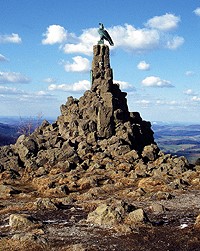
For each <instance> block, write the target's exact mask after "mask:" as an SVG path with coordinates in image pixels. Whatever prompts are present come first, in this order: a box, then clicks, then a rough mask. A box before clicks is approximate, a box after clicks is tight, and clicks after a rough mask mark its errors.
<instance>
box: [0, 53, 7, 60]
mask: <svg viewBox="0 0 200 251" xmlns="http://www.w3.org/2000/svg"><path fill="white" fill-rule="evenodd" d="M3 61H8V59H7V58H6V57H4V55H2V54H0V62H3Z"/></svg>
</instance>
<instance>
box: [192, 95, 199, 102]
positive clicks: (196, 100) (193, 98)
mask: <svg viewBox="0 0 200 251" xmlns="http://www.w3.org/2000/svg"><path fill="white" fill-rule="evenodd" d="M191 100H192V101H195V102H200V97H199V96H193V97H192V99H191Z"/></svg>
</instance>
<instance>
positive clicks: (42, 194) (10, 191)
mask: <svg viewBox="0 0 200 251" xmlns="http://www.w3.org/2000/svg"><path fill="white" fill-rule="evenodd" d="M93 49H94V57H93V62H92V70H91V89H90V90H88V91H86V92H85V93H84V95H83V96H82V97H81V98H80V99H74V98H73V97H69V98H68V100H67V102H66V104H65V105H61V108H60V110H61V115H60V116H59V117H58V118H57V120H56V121H55V122H54V123H52V124H50V123H49V122H48V121H43V123H42V124H41V126H39V127H38V128H37V129H36V130H35V131H34V132H33V133H32V134H31V135H21V136H20V137H19V138H18V139H17V142H16V143H15V144H14V145H9V146H4V147H0V198H1V199H2V201H4V203H2V204H0V212H1V214H3V213H5V212H9V210H10V212H12V214H11V215H10V221H9V226H10V228H11V229H12V230H13V231H14V230H15V229H18V228H20V230H19V231H20V233H19V234H18V233H17V234H15V235H14V236H13V238H14V239H13V241H17V242H18V241H24V240H28V241H32V240H33V239H37V240H38V243H39V244H41V243H43V244H44V243H45V239H43V237H42V235H43V234H44V232H43V230H42V229H41V227H43V224H42V223H37V222H34V221H33V218H31V213H30V214H27V215H26V214H24V213H23V212H24V211H25V212H27V211H31V212H33V211H45V212H46V211H53V212H56V211H57V210H59V209H63V208H66V207H67V206H68V205H69V204H70V205H76V206H81V207H82V208H83V209H84V210H86V211H87V212H90V213H89V214H88V217H87V219H86V220H85V224H91V223H92V224H91V225H93V224H97V225H102V226H105V227H107V226H108V227H113V226H114V229H115V230H117V231H120V232H130V231H132V230H134V228H135V227H136V226H139V225H141V224H144V223H146V222H148V224H151V222H150V221H148V218H147V217H146V214H145V211H144V210H143V208H142V207H140V205H139V207H138V206H137V207H136V206H134V203H132V202H138V201H147V199H148V200H149V199H151V200H153V201H154V200H156V201H166V200H169V199H172V198H173V196H174V195H173V192H174V191H181V190H182V191H183V190H184V189H186V188H187V187H189V186H190V187H192V188H193V189H196V190H197V189H200V166H197V165H196V166H192V165H190V164H189V163H188V161H187V159H186V158H185V157H177V156H171V155H170V154H164V153H163V152H161V151H160V149H159V148H158V146H157V144H156V143H155V141H154V137H153V131H152V130H151V124H150V122H147V121H144V120H142V118H141V117H140V114H139V113H138V112H129V110H128V106H127V100H126V93H125V92H122V91H121V90H120V88H119V85H118V84H115V83H113V73H112V69H111V67H110V60H109V47H108V46H106V45H95V46H94V48H93ZM13 198H14V200H13V201H14V202H13V201H12V199H13ZM15 198H17V200H18V201H20V200H22V201H23V203H24V204H23V203H22V205H21V204H15ZM9 199H10V200H11V201H12V203H14V204H11V205H9V203H8V205H7V204H6V203H5V201H6V200H9ZM145 199H146V200H145ZM17 200H16V201H17ZM145 203H146V202H145ZM12 205H14V206H12ZM20 209H21V210H22V214H18V211H19V210H20ZM150 211H152V212H156V213H163V212H164V211H165V208H164V207H163V206H162V205H160V204H159V203H158V204H152V206H151V208H150ZM14 212H15V214H14ZM16 213H17V214H16ZM195 226H196V227H197V226H199V217H198V218H197V220H196V223H195ZM26 228H30V230H29V231H28V233H27V234H26V235H25V237H24V229H26ZM24 238H25V239H24ZM45 245H46V244H45ZM78 248H79V249H80V247H78ZM43 250H44V249H43ZM46 250H47V249H46ZM70 250H71V249H70ZM73 250H74V249H73ZM80 250H81V249H80Z"/></svg>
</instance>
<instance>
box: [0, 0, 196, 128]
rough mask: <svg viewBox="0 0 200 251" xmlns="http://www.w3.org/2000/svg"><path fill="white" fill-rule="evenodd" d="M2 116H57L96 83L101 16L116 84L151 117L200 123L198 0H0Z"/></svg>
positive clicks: (135, 107)
mask: <svg viewBox="0 0 200 251" xmlns="http://www.w3.org/2000/svg"><path fill="white" fill-rule="evenodd" d="M0 4H1V18H0V116H12V115H15V116H37V114H41V113H42V114H43V116H44V117H54V118H56V117H57V116H59V115H60V111H59V108H60V105H61V104H63V103H65V102H66V99H67V97H68V96H74V97H77V98H78V97H80V96H81V95H82V94H83V92H84V91H85V90H87V89H89V88H90V82H89V80H90V74H89V71H90V68H91V60H92V47H93V45H94V44H96V43H97V41H98V39H99V36H98V33H97V29H98V23H99V22H103V23H104V26H105V28H106V29H107V30H108V31H109V33H110V35H111V37H112V39H113V41H114V43H115V46H113V47H112V48H110V49H111V67H112V68H113V71H114V80H115V82H117V83H119V84H120V85H121V88H122V90H123V91H126V92H127V93H128V96H127V99H128V105H129V110H130V111H138V112H140V113H141V116H142V117H143V119H145V120H150V121H152V122H153V121H165V122H168V121H177V122H191V123H200V116H199V108H200V88H199V84H200V60H199V56H200V46H199V44H200V32H199V31H200V2H199V1H197V0H151V1H150V0H113V1H108V0H101V1H99V0H98V1H97V0H87V1H86V0H74V1H68V0H59V1H58V0H38V1H28V0H0Z"/></svg>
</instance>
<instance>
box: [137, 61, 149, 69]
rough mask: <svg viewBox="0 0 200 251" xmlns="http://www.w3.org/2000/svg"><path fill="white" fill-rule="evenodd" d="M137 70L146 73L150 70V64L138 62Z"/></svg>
mask: <svg viewBox="0 0 200 251" xmlns="http://www.w3.org/2000/svg"><path fill="white" fill-rule="evenodd" d="M137 68H138V69H139V70H141V71H148V70H149V69H150V64H148V63H146V62H145V61H141V62H139V64H138V65H137Z"/></svg>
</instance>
